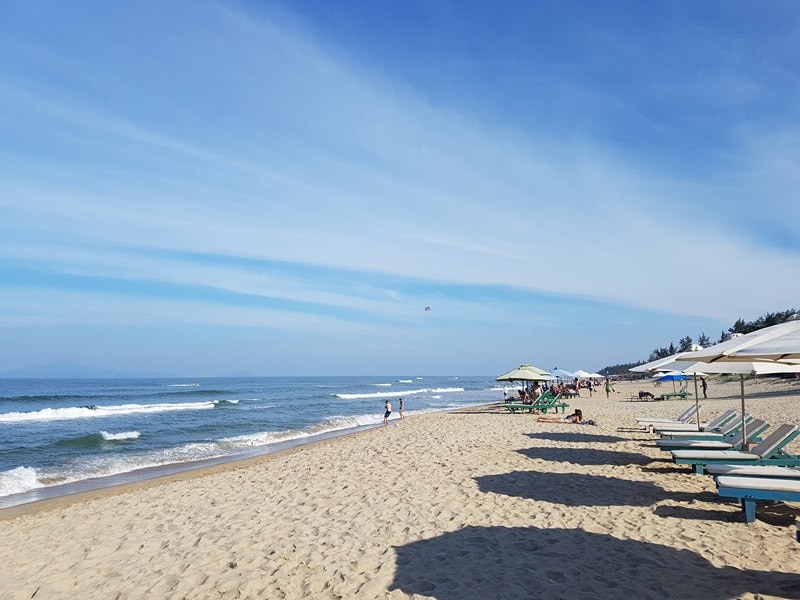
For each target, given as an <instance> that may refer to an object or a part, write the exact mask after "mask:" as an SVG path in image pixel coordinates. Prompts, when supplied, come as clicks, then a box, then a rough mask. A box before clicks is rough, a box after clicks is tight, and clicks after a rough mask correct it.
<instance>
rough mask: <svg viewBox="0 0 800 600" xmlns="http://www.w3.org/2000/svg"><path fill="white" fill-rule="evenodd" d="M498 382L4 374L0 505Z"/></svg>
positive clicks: (321, 431)
mask: <svg viewBox="0 0 800 600" xmlns="http://www.w3.org/2000/svg"><path fill="white" fill-rule="evenodd" d="M499 390H502V388H500V387H498V386H497V384H496V383H495V382H494V380H493V379H492V378H491V377H464V376H459V377H455V376H437V377H430V376H426V377H419V376H398V377H257V378H207V379H197V380H177V379H169V380H168V379H124V380H122V379H91V380H77V379H0V508H3V507H8V506H14V505H18V504H22V503H26V502H32V501H34V500H39V499H42V498H50V497H55V496H59V495H64V494H69V493H74V492H76V491H82V490H85V489H97V488H101V487H107V486H111V485H116V484H118V483H126V482H131V481H137V480H142V479H146V478H149V477H155V476H158V475H163V474H168V473H175V472H178V471H181V470H187V469H190V468H197V467H199V466H205V465H207V464H214V463H215V462H225V461H229V460H235V459H238V458H244V457H247V456H252V455H254V454H264V453H268V452H271V451H274V450H277V449H282V448H285V447H287V445H296V444H298V443H303V442H305V441H312V440H315V439H320V438H322V437H330V436H331V435H336V434H339V433H346V432H351V431H356V430H358V429H360V428H366V427H373V426H377V425H379V424H382V422H383V412H384V411H383V408H384V402H385V401H386V400H387V399H388V400H390V401H392V403H393V405H394V411H395V412H394V413H393V415H392V416H393V418H395V419H397V418H398V415H397V404H398V400H399V398H401V397H402V398H403V399H404V408H405V414H406V416H413V415H414V414H418V413H423V412H431V411H443V410H452V409H456V408H459V407H466V406H473V405H479V404H486V403H488V402H493V401H496V400H498V399H501V398H502V392H501V391H499Z"/></svg>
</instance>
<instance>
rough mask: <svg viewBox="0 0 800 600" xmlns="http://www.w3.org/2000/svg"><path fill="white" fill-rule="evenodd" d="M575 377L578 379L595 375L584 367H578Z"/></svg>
mask: <svg viewBox="0 0 800 600" xmlns="http://www.w3.org/2000/svg"><path fill="white" fill-rule="evenodd" d="M575 377H577V378H578V379H591V378H592V377H593V375H592V374H591V373H588V372H586V371H584V370H583V369H578V370H577V371H575Z"/></svg>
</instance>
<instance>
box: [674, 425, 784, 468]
mask: <svg viewBox="0 0 800 600" xmlns="http://www.w3.org/2000/svg"><path fill="white" fill-rule="evenodd" d="M798 435H800V430H798V428H797V426H795V425H781V426H780V427H778V428H777V429H776V430H775V431H774V432H773V433H772V435H770V436H768V437H767V438H766V439H765V440H764V441H763V442H761V443H760V444H758V446H756V447H755V448H753V449H751V450H750V451H740V450H673V451H672V457H673V459H674V460H675V462H676V463H677V464H680V465H692V468H693V469H694V471H695V473H702V472H703V470H704V468H705V465H709V464H745V465H777V466H789V467H793V466H798V465H800V457H798V456H792V455H790V454H786V453H784V452H783V448H785V447H786V446H787V444H789V443H790V442H791V441H792V440H794V439H795V438H796V437H797V436H798Z"/></svg>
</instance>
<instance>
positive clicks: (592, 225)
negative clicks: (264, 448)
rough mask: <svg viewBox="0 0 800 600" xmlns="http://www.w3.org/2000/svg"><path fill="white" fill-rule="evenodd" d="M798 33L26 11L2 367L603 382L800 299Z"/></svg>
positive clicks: (1, 217)
mask: <svg viewBox="0 0 800 600" xmlns="http://www.w3.org/2000/svg"><path fill="white" fill-rule="evenodd" d="M798 17H800V4H798V3H796V2H793V1H790V0H787V1H783V2H782V1H772V0H770V1H768V2H763V3H753V2H749V1H737V0H730V1H729V0H726V1H717V2H715V1H711V2H703V3H697V2H691V1H689V0H685V1H681V0H678V1H675V2H662V3H644V2H638V1H635V0H630V1H611V2H604V3H596V2H591V1H585V2H581V1H573V2H562V1H555V0H553V1H527V0H519V1H516V0H509V1H508V2H503V3H500V4H497V3H488V2H479V1H473V0H458V1H456V0H452V1H449V0H403V1H399V0H389V1H386V2H374V1H368V0H363V1H354V0H342V1H341V2H328V1H327V0H307V1H304V2H293V1H289V0H286V1H280V0H276V1H258V2H256V1H245V0H239V1H236V0H234V1H227V2H222V1H219V2H217V1H214V0H202V1H197V2H192V1H189V0H163V1H158V2H155V1H152V2H149V1H144V2H130V3H122V2H104V1H101V0H98V1H94V2H93V1H80V0H79V1H77V2H69V3H65V2H58V1H56V0H52V1H47V0H42V1H37V2H29V1H26V0H5V1H3V2H0V340H2V343H0V373H4V372H5V373H7V372H12V371H15V370H19V369H28V368H31V367H37V366H40V365H50V364H69V365H83V366H86V365H89V366H91V367H93V368H98V369H108V370H113V371H115V372H121V373H148V374H156V373H157V374H165V375H168V376H186V377H198V376H208V377H211V376H226V375H232V374H251V375H288V376H291V375H373V374H374V375H380V374H386V375H389V374H392V375H401V374H408V375H424V374H442V375H444V374H465V375H466V374H470V375H483V374H486V375H499V374H500V373H503V372H505V371H508V370H510V369H512V368H514V367H516V366H518V365H519V364H521V363H532V364H534V365H536V366H538V367H541V368H545V369H547V368H556V367H558V368H562V369H567V370H576V369H584V370H587V371H595V370H599V369H601V368H602V367H604V366H607V365H613V364H619V363H627V362H634V361H641V360H645V359H647V357H648V355H649V353H650V352H651V351H652V350H653V349H654V348H658V347H662V346H667V345H669V343H670V342H674V343H676V344H677V343H678V340H679V339H680V338H681V337H684V336H690V337H692V338H693V339H694V340H696V339H697V337H698V336H699V335H700V334H701V333H706V334H707V335H708V336H709V337H710V338H711V339H712V341H716V340H717V339H718V338H719V337H720V333H721V332H722V331H723V330H726V329H727V328H728V327H729V326H730V325H732V324H733V322H734V321H735V320H736V319H738V318H743V319H745V320H753V319H755V318H757V317H758V316H760V315H763V314H765V313H767V312H773V311H779V310H786V309H789V308H795V307H798V305H800V302H798V297H799V294H798V291H800V283H799V282H800V224H799V223H798V215H799V214H800V212H799V211H798V209H800V198H798V195H797V191H798V189H800V169H798V168H797V165H800V46H798V44H797V40H798V39H800V18H798ZM426 307H430V310H426Z"/></svg>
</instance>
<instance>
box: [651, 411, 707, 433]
mask: <svg viewBox="0 0 800 600" xmlns="http://www.w3.org/2000/svg"><path fill="white" fill-rule="evenodd" d="M699 408H700V406H697V405H692V406H690V407H689V408H687V409H686V410H685V411H684V412H683V414H681V415H680V416H679V417H678V418H677V419H660V418H658V417H636V421H637V422H638V423H639V425H640V426H641V427H644V428H645V429H646V430H647V431H653V428H654V427H660V428H661V429H666V428H667V427H668V426H669V425H678V424H680V425H681V426H682V424H684V423H689V422H690V421H691V420H692V419H696V418H697V414H698V413H697V411H698V409H699ZM695 426H696V425H695Z"/></svg>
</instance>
